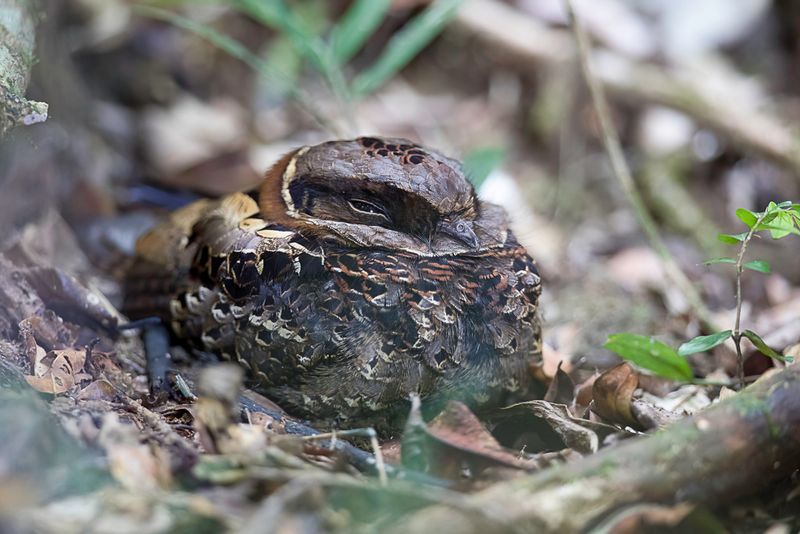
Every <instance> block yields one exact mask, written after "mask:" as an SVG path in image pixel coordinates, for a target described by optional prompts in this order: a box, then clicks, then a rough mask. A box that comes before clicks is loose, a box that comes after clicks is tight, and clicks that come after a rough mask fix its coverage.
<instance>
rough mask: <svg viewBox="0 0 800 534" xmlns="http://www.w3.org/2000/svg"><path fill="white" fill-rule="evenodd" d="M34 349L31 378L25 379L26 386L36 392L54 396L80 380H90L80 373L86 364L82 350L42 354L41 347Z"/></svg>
mask: <svg viewBox="0 0 800 534" xmlns="http://www.w3.org/2000/svg"><path fill="white" fill-rule="evenodd" d="M36 348H37V350H36V353H35V359H34V362H33V376H26V377H25V380H26V381H27V382H28V384H29V385H30V386H31V387H32V388H34V389H35V390H36V391H40V392H42V393H50V394H54V395H56V394H59V393H64V392H66V391H68V390H70V389H72V388H73V387H74V386H75V385H76V384H78V383H80V382H81V381H82V380H86V379H88V378H91V377H90V376H89V375H87V374H86V373H83V372H82V371H83V365H84V363H86V352H85V351H84V350H78V349H61V350H51V351H50V352H47V353H44V350H43V349H41V347H39V346H37V347H36ZM43 353H44V354H43Z"/></svg>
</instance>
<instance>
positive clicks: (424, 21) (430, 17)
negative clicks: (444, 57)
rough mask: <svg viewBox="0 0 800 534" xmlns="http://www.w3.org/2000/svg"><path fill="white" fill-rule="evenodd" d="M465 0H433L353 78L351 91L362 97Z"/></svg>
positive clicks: (392, 72) (401, 64)
mask: <svg viewBox="0 0 800 534" xmlns="http://www.w3.org/2000/svg"><path fill="white" fill-rule="evenodd" d="M463 1H464V0H435V1H434V2H433V3H431V4H430V5H429V6H428V7H427V8H425V10H424V11H423V12H422V13H420V14H419V15H417V16H416V17H414V19H412V20H411V21H409V22H408V23H407V24H406V25H405V26H404V27H403V28H402V29H401V30H400V31H398V32H397V33H396V34H395V35H394V37H392V39H391V40H390V41H389V43H388V44H387V45H386V48H385V49H384V50H383V52H381V55H380V56H379V57H378V59H377V60H376V61H375V63H373V64H372V65H371V66H370V67H368V68H367V69H366V70H364V71H363V72H361V73H360V74H359V75H358V76H356V78H355V80H354V81H353V93H354V94H355V95H356V96H357V97H364V96H367V95H368V94H370V93H372V92H373V91H375V90H376V89H377V88H378V87H380V86H381V85H383V84H384V83H385V82H386V81H387V80H388V79H389V78H391V77H392V76H394V75H395V74H396V73H397V72H398V71H400V69H402V68H403V67H405V66H406V65H407V64H408V62H409V61H411V60H412V59H413V58H414V56H416V55H417V54H418V53H419V51H420V50H422V49H423V48H424V47H425V46H427V45H428V43H430V42H431V41H432V40H433V38H434V37H436V36H437V35H438V34H439V33H440V32H441V31H442V29H443V28H444V27H445V25H446V24H447V23H448V22H450V20H451V19H452V18H453V17H454V16H455V14H456V10H457V9H458V8H459V6H460V5H461V4H462V3H463Z"/></svg>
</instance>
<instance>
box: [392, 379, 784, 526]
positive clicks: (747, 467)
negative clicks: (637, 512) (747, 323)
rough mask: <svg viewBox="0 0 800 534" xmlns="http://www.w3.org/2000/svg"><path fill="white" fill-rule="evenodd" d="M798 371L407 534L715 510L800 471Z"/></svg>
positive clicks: (424, 515)
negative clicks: (647, 510) (667, 509)
mask: <svg viewBox="0 0 800 534" xmlns="http://www.w3.org/2000/svg"><path fill="white" fill-rule="evenodd" d="M798 428H800V365H793V366H790V367H788V368H786V369H784V370H783V371H779V372H775V373H773V374H771V375H768V376H765V377H764V378H762V379H761V380H759V381H757V382H756V383H755V384H753V385H752V386H750V387H749V388H747V389H746V390H744V391H742V392H741V393H739V394H737V395H734V396H732V397H731V398H729V399H727V400H725V401H722V402H720V403H718V404H716V405H715V406H713V407H711V408H709V409H708V410H705V411H703V412H701V413H698V414H696V415H694V416H693V417H689V418H686V419H684V420H682V421H681V422H679V423H676V424H674V425H672V426H670V427H668V428H667V429H666V430H664V431H662V432H659V433H657V434H654V435H652V436H649V437H642V438H638V439H634V440H631V441H628V442H625V443H623V444H621V445H619V446H617V447H613V448H609V449H605V450H603V451H601V452H599V453H597V454H594V455H592V456H588V457H586V458H583V459H582V460H580V461H577V462H574V463H572V464H567V465H564V466H559V467H554V468H551V469H548V470H546V471H543V472H540V473H537V474H536V475H532V476H526V477H522V478H519V479H515V480H513V481H509V482H506V483H502V484H497V485H496V486H494V487H492V488H490V489H488V490H486V491H484V492H482V493H478V494H476V495H474V496H472V497H471V498H469V500H468V501H467V503H466V504H467V506H464V507H462V506H459V507H458V508H457V509H456V508H453V507H452V506H451V507H447V506H435V507H430V508H426V509H424V510H422V511H420V512H417V513H416V514H414V515H412V516H411V517H410V518H409V520H408V521H403V522H401V523H400V524H402V525H403V526H402V528H403V531H406V532H445V531H446V532H454V531H458V532H475V533H478V532H496V531H502V532H577V531H583V530H585V529H588V528H591V527H593V526H596V525H597V524H598V522H601V521H603V520H604V518H607V517H609V516H610V515H611V514H614V513H618V512H620V511H623V510H625V509H627V508H629V507H632V506H639V505H641V504H642V503H656V504H667V505H673V504H678V503H688V504H690V505H694V504H705V505H711V506H714V505H720V504H723V503H725V502H728V500H729V499H731V498H734V497H738V496H742V495H745V494H751V493H753V492H756V491H758V490H759V489H760V488H762V487H764V486H766V485H767V484H769V483H770V482H772V481H774V480H776V479H780V478H785V477H787V476H789V475H790V474H791V473H792V472H793V471H795V470H796V469H797V468H798V467H800V432H798Z"/></svg>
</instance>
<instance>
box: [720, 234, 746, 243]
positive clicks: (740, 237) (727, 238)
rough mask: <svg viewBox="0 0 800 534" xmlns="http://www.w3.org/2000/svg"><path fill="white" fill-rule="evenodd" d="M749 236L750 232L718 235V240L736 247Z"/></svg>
mask: <svg viewBox="0 0 800 534" xmlns="http://www.w3.org/2000/svg"><path fill="white" fill-rule="evenodd" d="M747 234H748V232H742V233H741V234H718V235H717V239H718V240H719V241H722V242H723V243H727V244H729V245H736V244H738V243H741V242H742V241H744V239H745V238H746V237H747Z"/></svg>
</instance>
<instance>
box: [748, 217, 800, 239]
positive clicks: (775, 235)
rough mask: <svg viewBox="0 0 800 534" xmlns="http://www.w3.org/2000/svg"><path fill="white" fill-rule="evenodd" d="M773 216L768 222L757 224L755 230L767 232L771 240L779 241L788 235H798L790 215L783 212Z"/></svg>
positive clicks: (799, 232) (798, 232) (793, 219)
mask: <svg viewBox="0 0 800 534" xmlns="http://www.w3.org/2000/svg"><path fill="white" fill-rule="evenodd" d="M774 215H775V216H774V217H772V218H771V220H770V221H767V222H766V223H761V224H759V225H758V227H757V228H756V230H769V233H770V234H771V235H772V239H780V238H782V237H786V236H787V235H789V234H800V231H798V230H797V229H796V228H795V224H796V222H795V218H794V217H793V216H792V214H791V213H788V212H785V211H784V212H778V213H775V214H774Z"/></svg>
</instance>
